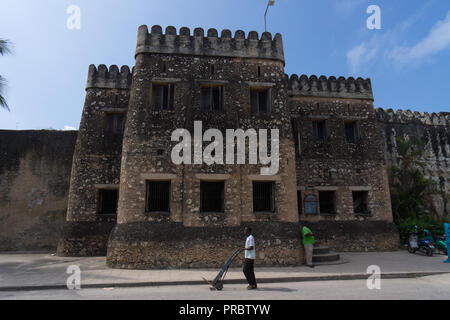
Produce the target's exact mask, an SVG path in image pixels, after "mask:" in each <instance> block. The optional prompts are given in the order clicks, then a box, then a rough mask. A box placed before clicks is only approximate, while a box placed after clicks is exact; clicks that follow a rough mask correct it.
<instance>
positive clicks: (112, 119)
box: [106, 113, 124, 134]
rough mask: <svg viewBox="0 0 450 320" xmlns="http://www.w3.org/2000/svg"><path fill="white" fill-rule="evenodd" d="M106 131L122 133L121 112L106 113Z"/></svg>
mask: <svg viewBox="0 0 450 320" xmlns="http://www.w3.org/2000/svg"><path fill="white" fill-rule="evenodd" d="M106 118H107V119H106V120H107V131H108V133H109V134H122V133H123V127H124V115H123V113H109V114H107V115H106Z"/></svg>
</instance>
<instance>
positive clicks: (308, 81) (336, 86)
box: [286, 74, 373, 100]
mask: <svg viewBox="0 0 450 320" xmlns="http://www.w3.org/2000/svg"><path fill="white" fill-rule="evenodd" d="M286 77H287V82H288V94H289V95H290V96H305V97H309V96H312V97H326V98H349V99H367V100H373V93H372V84H371V82H370V79H365V80H364V79H362V78H358V79H354V78H352V77H350V78H347V79H346V78H344V77H340V78H337V79H336V78H335V77H329V78H327V77H325V76H320V77H319V78H317V76H315V75H312V76H310V77H308V76H306V75H302V76H300V77H298V75H296V74H293V75H291V77H290V78H288V76H287V75H286Z"/></svg>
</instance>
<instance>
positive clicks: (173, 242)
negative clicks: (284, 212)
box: [106, 222, 304, 269]
mask: <svg viewBox="0 0 450 320" xmlns="http://www.w3.org/2000/svg"><path fill="white" fill-rule="evenodd" d="M246 225H248V226H250V227H251V228H252V229H253V235H254V237H255V242H256V245H255V247H256V258H257V259H256V264H258V266H295V265H301V264H302V263H303V262H304V259H303V250H302V247H301V244H300V229H299V227H298V224H295V223H280V222H272V223H260V222H253V223H248V224H246ZM244 244H245V235H244V228H243V227H221V228H220V227H184V226H183V225H182V224H181V223H151V222H147V223H142V222H141V223H129V224H118V225H116V226H115V228H114V229H113V232H112V234H111V236H110V240H109V243H108V255H107V260H106V261H107V265H108V266H109V267H112V268H123V269H150V268H153V269H163V268H202V267H213V268H219V267H220V266H222V265H223V264H224V263H225V262H226V261H227V259H228V258H229V257H230V256H231V255H232V254H233V252H234V251H235V250H236V249H237V248H240V247H243V246H244ZM243 256H244V254H243V253H242V254H241V255H239V256H238V258H237V259H236V260H235V262H234V265H240V264H242V262H243Z"/></svg>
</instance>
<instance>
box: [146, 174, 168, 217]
mask: <svg viewBox="0 0 450 320" xmlns="http://www.w3.org/2000/svg"><path fill="white" fill-rule="evenodd" d="M146 211H147V212H170V181H147V203H146Z"/></svg>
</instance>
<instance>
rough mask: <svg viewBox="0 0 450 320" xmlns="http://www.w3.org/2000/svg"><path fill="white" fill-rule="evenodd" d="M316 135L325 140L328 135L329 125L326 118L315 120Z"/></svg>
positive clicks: (318, 138) (317, 137)
mask: <svg viewBox="0 0 450 320" xmlns="http://www.w3.org/2000/svg"><path fill="white" fill-rule="evenodd" d="M313 128H314V135H315V136H316V139H317V140H321V141H323V140H325V138H326V137H327V126H326V121H325V120H315V121H313Z"/></svg>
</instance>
